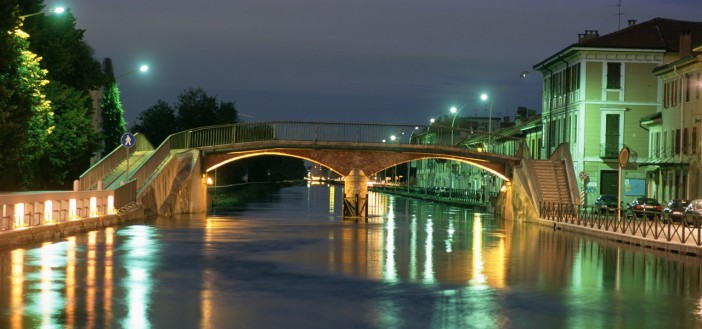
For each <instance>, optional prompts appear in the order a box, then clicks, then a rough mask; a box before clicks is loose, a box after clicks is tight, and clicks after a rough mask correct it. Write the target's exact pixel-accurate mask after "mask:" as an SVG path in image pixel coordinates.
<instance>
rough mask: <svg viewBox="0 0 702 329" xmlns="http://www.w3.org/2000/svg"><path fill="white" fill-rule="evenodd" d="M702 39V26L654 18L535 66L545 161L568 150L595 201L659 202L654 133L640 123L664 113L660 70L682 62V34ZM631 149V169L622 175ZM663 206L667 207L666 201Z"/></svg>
mask: <svg viewBox="0 0 702 329" xmlns="http://www.w3.org/2000/svg"><path fill="white" fill-rule="evenodd" d="M685 31H694V32H693V33H696V32H697V31H699V32H702V23H697V22H685V21H676V20H670V19H662V18H656V19H653V20H650V21H647V22H643V23H640V24H636V22H635V21H629V26H628V27H626V28H624V29H622V30H619V31H616V32H613V33H610V34H606V35H602V36H600V35H599V33H598V32H597V31H593V30H587V31H585V33H583V34H580V35H579V36H578V41H577V42H576V43H574V44H572V45H570V46H568V47H566V48H565V49H563V50H561V51H559V52H557V53H555V54H554V55H552V56H550V57H549V58H547V59H546V60H544V61H542V62H540V63H538V64H536V65H534V69H535V70H537V71H539V72H541V73H542V76H543V98H542V99H543V104H542V105H543V110H542V126H543V145H542V152H541V156H542V157H546V156H548V155H549V154H550V153H551V152H553V151H554V150H555V148H556V147H558V145H559V144H561V143H568V144H569V146H570V151H571V154H572V155H573V160H574V168H575V171H576V173H584V174H585V175H587V176H588V177H589V180H587V181H580V182H579V184H580V187H581V188H582V189H583V190H584V191H585V192H586V193H587V194H588V195H589V196H590V197H587V198H584V199H586V200H589V203H592V202H593V201H594V200H595V198H596V196H597V195H600V194H612V195H617V194H618V193H621V196H622V201H623V202H628V201H629V200H631V199H633V198H634V197H636V196H642V195H646V196H653V197H658V198H662V197H663V196H661V195H658V194H657V192H656V190H657V187H655V186H651V176H650V174H648V172H649V171H650V170H649V169H647V166H640V165H638V164H645V163H650V154H649V152H650V151H651V148H650V143H649V135H650V134H651V131H650V128H649V127H646V126H645V125H642V124H641V119H642V118H646V117H655V115H656V113H659V112H660V111H661V110H662V104H663V102H662V95H663V88H664V84H663V83H662V81H661V80H660V79H659V77H658V76H657V75H656V74H654V73H653V72H654V70H655V69H657V68H658V67H660V66H663V65H666V64H668V63H670V62H672V61H673V60H674V59H676V58H678V52H679V45H680V42H679V41H680V38H679V36H680V34H681V33H683V32H685ZM624 147H627V148H628V149H629V151H630V154H632V155H633V156H632V157H631V162H632V164H631V165H629V166H628V167H626V168H624V169H623V170H622V171H621V177H622V179H621V181H620V180H619V174H620V173H619V164H620V160H619V157H618V156H619V153H620V151H621V150H622V149H623V148H624ZM661 201H663V200H661Z"/></svg>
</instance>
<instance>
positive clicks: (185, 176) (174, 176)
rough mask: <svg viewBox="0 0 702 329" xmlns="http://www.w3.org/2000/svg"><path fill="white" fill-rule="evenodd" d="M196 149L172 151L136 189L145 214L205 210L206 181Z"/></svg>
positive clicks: (168, 213) (169, 213)
mask: <svg viewBox="0 0 702 329" xmlns="http://www.w3.org/2000/svg"><path fill="white" fill-rule="evenodd" d="M201 167H202V159H201V157H200V153H199V152H198V151H197V150H188V151H184V152H180V153H173V154H171V155H170V156H168V157H167V158H166V160H164V162H163V163H162V165H161V166H160V167H159V169H158V170H157V171H156V172H155V173H154V174H153V175H152V176H151V177H150V178H149V179H148V180H147V181H146V182H144V184H143V185H142V187H141V188H140V189H139V190H138V191H137V202H139V203H141V204H142V206H143V207H144V211H145V213H146V214H147V215H162V216H170V215H173V214H179V213H200V212H205V211H207V183H206V179H205V177H203V175H202V168H201Z"/></svg>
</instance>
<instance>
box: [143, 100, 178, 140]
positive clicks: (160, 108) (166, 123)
mask: <svg viewBox="0 0 702 329" xmlns="http://www.w3.org/2000/svg"><path fill="white" fill-rule="evenodd" d="M177 126H178V124H177V120H176V116H175V112H174V111H173V108H171V107H170V106H169V105H168V103H166V102H165V101H163V100H160V99H159V100H158V102H157V103H156V104H155V105H153V106H151V107H149V108H148V109H146V110H145V111H142V112H141V113H139V116H138V117H137V123H136V124H135V125H134V127H132V131H134V132H135V133H137V132H138V133H142V134H144V135H146V138H148V139H149V141H150V142H151V143H152V144H154V146H157V145H159V144H161V142H163V141H164V140H165V139H166V137H168V135H170V134H173V133H175V132H178V128H177Z"/></svg>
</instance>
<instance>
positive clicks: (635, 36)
mask: <svg viewBox="0 0 702 329" xmlns="http://www.w3.org/2000/svg"><path fill="white" fill-rule="evenodd" d="M685 31H687V32H690V35H691V37H692V47H693V48H694V47H696V46H699V45H702V22H691V21H679V20H674V19H668V18H660V17H657V18H654V19H651V20H649V21H646V22H643V23H639V24H634V25H631V26H628V27H626V28H623V29H621V30H618V31H615V32H612V33H609V34H605V35H602V36H597V37H592V38H584V40H582V41H579V42H576V43H574V44H571V45H570V46H568V47H566V48H565V49H563V50H561V51H559V52H558V53H556V54H554V55H552V56H551V57H549V58H547V59H546V60H544V61H542V62H541V63H539V64H536V65H534V68H535V69H536V68H537V67H539V66H542V65H544V64H545V63H547V62H549V61H551V60H553V59H554V58H556V57H558V56H559V55H560V54H563V53H565V52H568V51H570V50H572V49H583V48H613V49H649V50H660V51H665V52H678V51H679V50H680V34H681V33H682V32H685Z"/></svg>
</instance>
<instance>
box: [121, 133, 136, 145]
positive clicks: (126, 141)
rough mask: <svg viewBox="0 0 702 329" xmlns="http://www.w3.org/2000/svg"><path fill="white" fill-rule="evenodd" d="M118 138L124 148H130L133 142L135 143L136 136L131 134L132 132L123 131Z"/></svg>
mask: <svg viewBox="0 0 702 329" xmlns="http://www.w3.org/2000/svg"><path fill="white" fill-rule="evenodd" d="M119 140H120V142H121V143H122V146H124V147H126V148H130V147H132V146H134V143H136V138H135V137H134V135H132V133H124V135H122V137H121V138H120V139H119Z"/></svg>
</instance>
